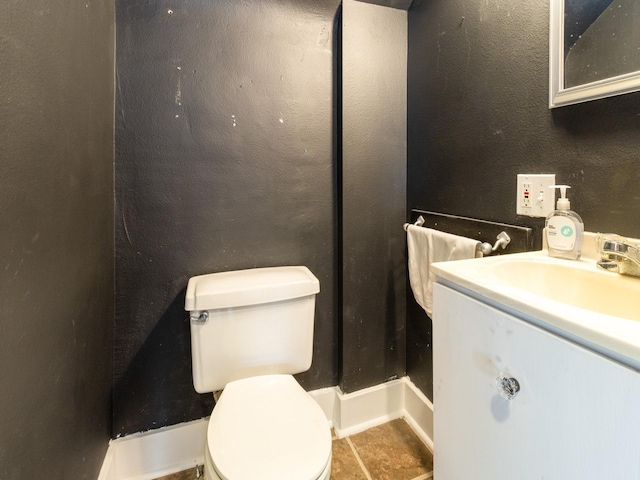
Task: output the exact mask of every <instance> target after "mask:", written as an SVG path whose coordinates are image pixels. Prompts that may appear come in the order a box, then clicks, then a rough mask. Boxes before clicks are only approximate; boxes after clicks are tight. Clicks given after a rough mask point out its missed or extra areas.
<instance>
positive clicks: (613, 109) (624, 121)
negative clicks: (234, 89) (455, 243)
mask: <svg viewBox="0 0 640 480" xmlns="http://www.w3.org/2000/svg"><path fill="white" fill-rule="evenodd" d="M548 25H549V5H548V2H542V3H540V2H519V1H516V0H508V1H502V2H476V3H473V4H469V2H465V1H463V0H430V1H425V0H417V1H415V2H413V4H412V7H411V8H410V10H409V60H408V64H409V69H408V124H409V128H408V166H407V168H408V176H407V178H408V186H407V189H408V194H407V205H408V206H409V208H420V209H424V210H430V211H436V212H442V213H449V214H455V215H463V216H468V217H473V218H481V219H485V220H493V221H497V222H503V223H508V224H516V225H524V226H529V227H532V228H534V231H537V232H540V228H541V227H542V226H543V225H544V219H533V218H529V217H520V216H517V215H516V213H515V211H516V205H515V198H516V175H517V174H518V173H555V174H556V180H557V181H558V183H566V184H569V185H571V186H572V187H573V188H572V189H571V190H570V192H569V197H570V200H571V205H572V208H574V209H575V210H576V211H577V212H578V213H579V214H580V215H581V216H582V218H583V219H584V222H585V229H587V230H590V231H613V232H619V233H622V234H626V235H629V236H635V237H638V236H640V207H639V205H640V202H639V201H638V198H639V195H638V193H637V188H636V187H637V185H638V184H640V163H639V162H638V158H640V121H639V120H638V119H639V118H640V117H638V113H639V111H638V102H639V100H640V94H637V93H636V94H629V95H624V96H618V97H613V98H609V99H604V100H599V101H595V102H589V103H584V104H580V105H573V106H567V107H562V108H558V109H554V110H549V109H548V106H547V105H548V75H549V69H548V35H549V30H548ZM536 244H537V246H538V247H539V246H540V245H541V238H540V234H539V233H538V237H537V239H536ZM411 310H412V309H410V311H411ZM407 328H408V329H409V330H413V331H418V332H419V331H430V326H429V324H428V319H427V318H426V316H425V315H423V314H421V313H420V312H418V313H417V314H415V313H414V314H411V315H409V317H408V327H407ZM430 358H431V352H430V346H429V344H428V342H426V341H424V342H416V343H413V342H410V344H409V347H408V360H407V362H408V365H409V368H408V373H409V375H410V376H411V377H412V378H414V377H415V378H418V377H421V378H422V379H423V380H422V381H420V382H419V383H420V384H419V386H420V388H421V389H422V390H423V391H425V392H429V391H430V389H431V386H430V385H428V382H429V376H424V375H423V374H424V371H425V369H426V370H431V361H430ZM414 372H415V375H414Z"/></svg>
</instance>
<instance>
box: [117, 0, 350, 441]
mask: <svg viewBox="0 0 640 480" xmlns="http://www.w3.org/2000/svg"><path fill="white" fill-rule="evenodd" d="M338 6H339V2H338V1H325V2H320V3H319V4H318V2H312V1H299V0H278V1H258V0H255V1H240V2H226V1H222V0H213V1H212V0H206V1H205V0H196V1H191V2H181V3H178V4H176V3H175V2H165V1H161V0H154V1H142V0H140V1H136V0H120V1H118V2H117V25H118V28H117V36H118V38H117V86H118V91H117V104H116V124H117V141H116V144H117V154H116V157H117V158H116V277H117V279H116V332H115V334H116V338H115V352H116V356H115V372H114V376H115V396H114V411H115V412H114V413H115V417H114V434H115V435H119V434H127V433H132V432H136V431H140V430H147V429H151V428H156V427H160V426H163V425H169V424H174V423H178V422H181V421H185V420H191V419H194V418H200V417H203V416H206V415H209V413H210V412H211V408H212V396H211V395H198V394H196V392H195V391H194V390H193V385H192V378H191V351H190V334H189V323H188V316H187V313H186V312H184V311H183V305H184V290H185V287H186V284H187V281H188V279H189V277H191V276H193V275H199V274H204V273H210V272H217V271H223V270H234V269H242V268H251V267H263V266H273V265H296V264H301V265H306V266H307V267H309V268H310V269H311V271H312V272H313V273H314V274H315V275H316V276H317V277H318V279H319V280H320V285H321V292H320V294H319V295H318V297H317V308H316V328H315V339H314V345H315V350H314V356H313V365H312V367H311V370H310V371H309V372H306V373H304V374H302V375H300V376H299V377H298V378H299V380H300V382H301V383H302V385H303V386H304V387H305V388H307V389H314V388H319V387H324V386H329V385H335V384H336V382H337V342H338V331H337V326H336V323H337V316H338V315H337V309H338V305H337V302H336V297H337V284H336V277H337V275H338V272H337V260H336V259H337V246H336V243H337V232H336V225H337V216H336V215H337V211H336V209H337V207H336V202H335V198H336V192H337V185H336V148H337V147H336V133H335V132H336V127H335V123H336V103H335V99H336V95H335V88H336V85H335V84H336V75H337V74H336V69H335V62H336V58H335V54H336V52H335V48H334V43H335V38H336V37H335V34H334V28H335V15H336V11H337V9H338Z"/></svg>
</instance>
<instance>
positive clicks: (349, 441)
mask: <svg viewBox="0 0 640 480" xmlns="http://www.w3.org/2000/svg"><path fill="white" fill-rule="evenodd" d="M344 438H345V439H346V440H347V443H348V444H349V446H350V447H351V451H352V452H353V454H354V455H355V457H356V460H357V461H358V465H360V468H361V469H362V471H363V472H364V475H365V477H367V480H373V479H372V478H371V475H369V472H368V471H367V467H365V466H364V463H362V459H361V458H360V455H358V452H357V451H356V447H354V446H353V443H351V439H350V438H349V437H344Z"/></svg>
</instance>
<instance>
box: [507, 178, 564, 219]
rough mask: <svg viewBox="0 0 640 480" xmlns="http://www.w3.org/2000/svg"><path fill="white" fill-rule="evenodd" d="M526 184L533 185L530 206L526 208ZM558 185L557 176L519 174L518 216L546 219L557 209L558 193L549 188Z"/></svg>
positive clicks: (530, 193)
mask: <svg viewBox="0 0 640 480" xmlns="http://www.w3.org/2000/svg"><path fill="white" fill-rule="evenodd" d="M525 184H528V185H531V191H530V192H529V200H530V201H529V206H528V207H527V206H525V205H524V202H523V199H524V198H525V189H524V186H525ZM555 184H556V174H555V173H551V174H537V173H536V174H527V173H520V174H518V188H517V193H516V214H518V215H526V216H527V217H546V216H547V215H549V214H550V213H551V212H553V211H554V210H555V208H556V191H555V189H553V188H549V187H550V186H551V185H555Z"/></svg>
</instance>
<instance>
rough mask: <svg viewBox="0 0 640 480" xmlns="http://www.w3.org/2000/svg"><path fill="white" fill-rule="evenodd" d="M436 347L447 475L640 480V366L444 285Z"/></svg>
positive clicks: (437, 424)
mask: <svg viewBox="0 0 640 480" xmlns="http://www.w3.org/2000/svg"><path fill="white" fill-rule="evenodd" d="M433 348H434V353H433V365H434V448H435V464H434V466H435V475H434V478H436V479H437V480H528V479H531V480H533V479H536V480H540V479H545V480H606V479H613V480H627V479H628V480H632V479H634V480H635V479H640V374H639V373H638V372H636V371H634V370H632V369H630V368H628V367H625V366H622V365H620V364H618V363H615V362H613V361H611V360H609V359H607V358H605V357H603V356H600V355H598V354H596V353H594V352H592V351H590V350H587V349H586V348H583V347H580V346H578V345H576V344H574V343H572V342H570V341H568V340H565V339H562V338H560V337H558V336H556V335H554V334H551V333H549V332H547V331H545V330H543V329H541V328H539V327H537V326H534V325H532V324H530V323H527V322H526V321H523V320H521V319H520V318H517V317H516V316H515V315H512V314H510V313H505V312H504V311H502V310H500V309H499V308H495V307H493V306H490V305H488V304H487V303H484V302H482V301H479V300H476V299H474V298H471V297H470V296H468V295H466V294H464V293H461V292H459V291H457V290H454V289H452V288H450V287H448V286H445V285H442V284H435V285H434V322H433ZM501 377H504V378H514V379H516V381H517V383H518V384H519V387H520V390H519V391H518V392H517V393H516V394H515V396H514V397H513V398H512V399H510V400H509V399H507V398H505V397H506V396H507V395H506V393H505V392H504V391H502V390H501V389H500V388H499V386H498V385H497V384H498V383H499V382H497V380H496V379H498V378H501ZM512 384H513V385H515V383H513V382H512ZM514 390H515V388H514Z"/></svg>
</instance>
